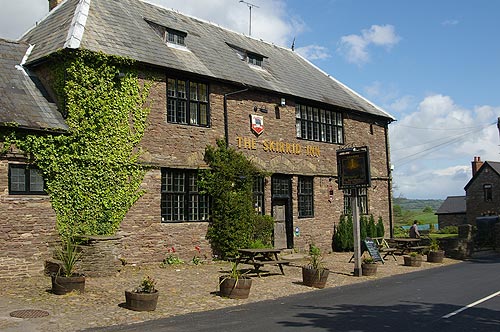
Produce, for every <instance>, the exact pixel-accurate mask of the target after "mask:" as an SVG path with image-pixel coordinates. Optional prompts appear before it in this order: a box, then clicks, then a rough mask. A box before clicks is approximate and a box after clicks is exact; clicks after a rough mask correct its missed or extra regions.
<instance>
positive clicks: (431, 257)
mask: <svg viewBox="0 0 500 332" xmlns="http://www.w3.org/2000/svg"><path fill="white" fill-rule="evenodd" d="M443 259H444V250H438V251H429V252H428V253H427V261H428V262H429V263H442V262H443Z"/></svg>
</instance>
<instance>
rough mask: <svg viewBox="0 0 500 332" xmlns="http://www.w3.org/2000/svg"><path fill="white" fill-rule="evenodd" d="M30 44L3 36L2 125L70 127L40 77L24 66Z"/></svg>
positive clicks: (0, 49) (0, 48)
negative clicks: (46, 91) (47, 92)
mask: <svg viewBox="0 0 500 332" xmlns="http://www.w3.org/2000/svg"><path fill="white" fill-rule="evenodd" d="M30 50H31V48H30V45H28V44H26V43H23V42H14V41H9V40H5V39H0V78H1V79H0V96H1V98H0V126H15V127H18V128H19V127H20V128H27V129H34V130H58V129H61V130H65V129H67V126H66V124H65V123H64V119H63V117H62V116H61V113H59V112H58V111H57V107H56V105H55V104H54V103H53V102H51V101H50V99H49V97H48V95H47V94H46V93H45V90H44V89H43V87H42V85H41V83H40V81H39V80H38V79H37V78H36V76H34V74H33V73H31V72H30V71H29V70H27V69H26V68H25V67H23V65H22V63H23V61H24V60H23V59H25V56H26V55H27V54H28V53H29V51H30Z"/></svg>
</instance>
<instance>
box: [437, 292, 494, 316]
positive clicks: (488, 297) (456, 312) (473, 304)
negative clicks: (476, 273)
mask: <svg viewBox="0 0 500 332" xmlns="http://www.w3.org/2000/svg"><path fill="white" fill-rule="evenodd" d="M497 295H500V291H498V292H496V293H493V294H491V295H489V296H486V297H483V298H482V299H480V300H477V301H476V302H474V303H471V304H468V305H466V306H465V307H463V308H460V309H458V310H456V311H453V312H451V313H449V314H447V315H444V316H443V317H441V318H450V317H451V316H455V315H456V314H458V313H460V312H462V311H464V310H467V309H469V308H472V307H473V306H476V305H478V304H479V303H482V302H484V301H488V300H489V299H491V298H493V297H495V296H497Z"/></svg>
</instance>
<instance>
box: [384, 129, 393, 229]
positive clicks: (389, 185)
mask: <svg viewBox="0 0 500 332" xmlns="http://www.w3.org/2000/svg"><path fill="white" fill-rule="evenodd" d="M384 134H385V158H386V164H387V196H388V197H389V228H390V235H391V238H392V237H394V221H393V218H394V217H393V213H392V169H391V164H390V161H391V158H390V156H389V153H390V151H389V122H386V124H385V126H384Z"/></svg>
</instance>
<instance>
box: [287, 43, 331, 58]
mask: <svg viewBox="0 0 500 332" xmlns="http://www.w3.org/2000/svg"><path fill="white" fill-rule="evenodd" d="M295 51H296V52H297V53H299V54H300V55H302V56H303V57H304V58H306V59H308V60H322V59H327V58H329V57H330V54H328V49H327V48H326V47H323V46H319V45H308V46H304V47H299V48H297V49H296V50H295Z"/></svg>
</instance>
